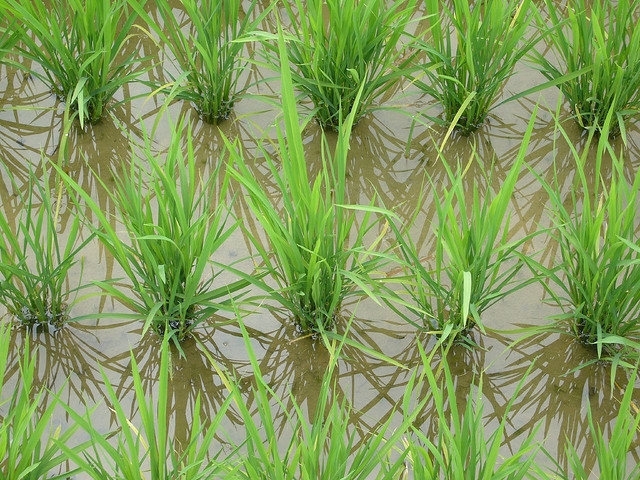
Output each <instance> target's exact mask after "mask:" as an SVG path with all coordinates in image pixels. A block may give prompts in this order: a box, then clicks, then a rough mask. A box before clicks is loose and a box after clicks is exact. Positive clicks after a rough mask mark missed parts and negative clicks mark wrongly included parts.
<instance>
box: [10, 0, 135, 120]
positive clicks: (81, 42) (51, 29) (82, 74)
mask: <svg viewBox="0 0 640 480" xmlns="http://www.w3.org/2000/svg"><path fill="white" fill-rule="evenodd" d="M0 8H2V9H4V10H5V11H7V12H9V13H10V14H11V15H12V16H13V17H15V19H16V23H15V28H16V29H17V31H18V32H19V39H20V43H19V44H18V46H17V48H16V51H17V53H18V54H19V55H20V56H22V57H23V59H24V60H27V61H29V62H32V63H33V64H35V65H39V66H40V67H41V69H39V68H36V67H31V66H29V64H28V63H27V64H22V63H18V62H11V64H12V65H14V66H16V67H18V68H21V69H23V70H25V71H27V72H28V73H30V74H31V75H33V76H34V77H36V78H39V79H41V80H42V81H43V82H45V83H46V84H47V85H49V86H50V87H51V90H52V91H53V92H54V93H55V94H56V95H58V96H59V97H60V98H62V99H64V100H65V101H66V102H69V103H70V104H71V106H72V110H74V111H77V112H78V118H79V121H80V125H81V127H82V128H84V125H85V123H87V122H89V123H96V122H98V121H99V120H100V119H101V118H102V117H103V116H104V115H105V113H106V111H107V109H108V108H109V102H110V101H111V99H112V98H113V96H114V95H115V93H116V92H117V91H118V89H120V87H122V86H123V85H125V84H126V83H128V82H130V81H132V80H134V79H135V78H137V77H138V75H140V74H141V73H142V69H140V68H136V66H137V64H139V63H140V61H141V59H138V58H136V52H131V53H128V54H127V53H126V51H125V47H126V45H127V43H128V42H129V40H130V39H131V36H132V26H133V22H134V21H135V19H136V15H134V14H132V12H131V11H130V10H129V8H128V7H127V1H126V0H115V1H111V0H53V1H46V0H1V1H0ZM128 100H129V99H125V100H124V101H128Z"/></svg>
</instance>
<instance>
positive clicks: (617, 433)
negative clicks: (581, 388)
mask: <svg viewBox="0 0 640 480" xmlns="http://www.w3.org/2000/svg"><path fill="white" fill-rule="evenodd" d="M636 375H637V367H636V370H634V372H633V373H632V375H631V377H630V379H629V383H628V384H627V388H626V390H625V392H624V396H623V398H622V401H621V402H620V411H619V413H618V416H617V417H616V422H615V425H614V426H613V430H611V432H610V435H609V440H608V441H607V440H606V439H605V437H604V434H603V432H602V430H601V429H600V427H596V425H595V424H594V422H593V415H592V414H591V406H590V405H589V409H588V410H587V416H588V418H589V429H590V431H591V437H592V438H593V442H594V444H595V448H596V455H597V459H598V470H599V473H600V475H599V477H598V478H599V479H600V480H635V479H638V478H640V464H635V465H633V464H630V462H629V459H628V453H629V452H630V451H631V449H632V448H633V444H634V439H635V438H637V436H638V431H640V430H639V428H640V412H638V410H637V408H636V410H635V413H633V411H632V409H631V407H632V403H633V402H632V396H633V390H634V386H635V379H636ZM633 406H634V407H635V405H633ZM566 451H567V458H568V459H569V467H570V471H571V473H572V475H571V476H569V475H567V474H566V473H565V474H564V475H563V476H562V478H564V479H565V480H569V478H572V479H575V480H588V479H589V478H592V476H591V472H590V471H588V470H585V467H584V465H583V464H582V461H581V460H580V456H579V455H578V452H577V451H576V449H575V447H574V446H573V445H572V444H571V443H568V444H567V448H566Z"/></svg>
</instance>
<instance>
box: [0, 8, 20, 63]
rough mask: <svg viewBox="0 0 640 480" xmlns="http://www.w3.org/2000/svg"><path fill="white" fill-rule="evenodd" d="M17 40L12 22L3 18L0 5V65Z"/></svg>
mask: <svg viewBox="0 0 640 480" xmlns="http://www.w3.org/2000/svg"><path fill="white" fill-rule="evenodd" d="M17 39H18V35H17V34H16V30H15V25H14V22H12V21H10V19H9V18H7V17H6V16H5V14H4V12H3V11H2V8H1V5H0V63H2V59H3V57H4V56H5V55H6V54H7V53H9V52H11V50H12V48H13V46H14V45H15V43H16V40H17Z"/></svg>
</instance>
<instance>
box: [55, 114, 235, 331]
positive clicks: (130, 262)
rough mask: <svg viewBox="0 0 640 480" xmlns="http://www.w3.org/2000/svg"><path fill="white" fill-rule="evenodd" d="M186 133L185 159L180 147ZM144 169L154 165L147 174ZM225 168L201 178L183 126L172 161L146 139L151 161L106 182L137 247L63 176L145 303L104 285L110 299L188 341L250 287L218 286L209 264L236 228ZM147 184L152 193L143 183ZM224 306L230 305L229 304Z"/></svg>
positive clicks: (134, 162) (158, 328)
mask: <svg viewBox="0 0 640 480" xmlns="http://www.w3.org/2000/svg"><path fill="white" fill-rule="evenodd" d="M185 135H186V138H187V142H188V146H187V152H186V155H185V154H184V153H183V152H182V150H181V141H182V139H183V137H184V136H185ZM142 165H148V166H149V170H148V171H144V170H143V167H142ZM221 165H222V163H219V164H218V166H217V167H216V169H215V170H214V171H213V172H212V173H211V175H210V176H209V178H208V179H206V180H204V179H201V178H199V177H198V176H197V174H196V170H195V168H196V167H195V158H194V152H193V146H192V143H191V128H190V127H189V128H188V129H187V128H185V126H184V120H183V121H182V122H181V123H180V124H179V125H178V126H177V128H173V131H172V135H171V142H170V146H169V150H168V152H167V156H166V159H165V160H164V161H162V160H161V159H160V157H156V156H154V154H153V153H152V150H151V139H150V138H148V136H147V135H146V133H145V147H144V158H143V159H138V158H136V157H135V156H134V157H133V158H132V160H131V164H130V166H125V167H124V168H123V170H124V171H123V172H122V174H118V173H114V176H115V189H113V191H112V189H111V188H109V187H107V186H106V185H104V184H103V187H104V188H105V191H107V193H108V194H109V196H110V198H111V200H112V201H113V203H114V204H115V206H116V209H117V212H118V215H119V220H120V221H121V222H122V223H123V225H124V228H125V229H126V232H127V235H128V236H129V239H130V241H131V245H127V244H125V243H123V241H122V240H121V238H120V235H119V233H118V231H117V230H116V229H115V228H114V227H113V226H112V224H111V220H110V219H109V218H108V217H107V216H106V215H105V214H104V212H103V211H102V208H101V207H100V205H98V204H97V203H95V201H94V200H93V199H92V198H91V196H90V195H89V194H88V193H86V192H85V191H84V190H83V189H82V188H81V187H80V186H79V185H78V184H77V183H76V182H75V181H73V180H72V179H71V178H70V177H69V176H68V175H66V174H64V173H61V175H63V176H64V178H65V181H66V182H67V183H68V184H69V186H70V188H72V189H73V190H74V191H75V192H76V193H77V195H78V196H79V197H81V198H82V199H83V200H84V202H85V203H86V205H87V206H88V207H89V208H90V209H91V211H92V212H93V214H94V216H95V217H96V218H97V219H98V222H99V226H98V227H92V228H93V229H94V231H95V232H96V234H97V235H98V238H99V239H100V241H101V242H102V244H103V245H104V246H105V247H106V248H107V250H108V251H109V252H110V253H111V255H113V258H114V259H115V260H116V261H117V262H118V263H119V264H120V266H121V267H122V269H123V270H124V272H125V273H126V275H127V277H128V278H129V280H130V281H131V283H132V288H133V290H134V292H135V293H136V294H137V295H138V297H139V299H137V300H136V299H135V298H132V297H131V296H130V294H129V293H128V292H126V291H123V290H119V289H117V288H115V287H114V286H113V285H111V284H107V283H104V282H97V284H98V285H100V286H101V287H102V288H103V289H104V290H105V291H106V292H107V293H108V294H110V295H113V296H114V297H115V298H117V299H118V300H119V301H121V302H122V303H123V304H124V305H126V306H128V307H129V308H131V309H133V310H134V311H135V312H137V315H138V316H140V317H141V318H143V319H145V321H146V324H145V330H146V328H147V326H149V325H151V326H152V327H153V329H154V330H155V331H156V332H158V333H159V334H163V333H164V332H165V330H167V329H168V330H169V331H170V332H171V334H172V335H174V336H175V339H176V340H178V341H181V340H183V339H184V338H185V336H186V335H187V334H188V333H189V332H190V331H191V330H192V329H193V328H194V327H195V326H197V325H198V324H199V323H200V322H202V321H204V320H206V319H207V318H208V317H209V316H210V315H211V314H212V313H213V312H215V311H216V310H218V309H219V308H220V307H221V306H222V305H221V304H220V303H217V300H218V299H221V298H223V297H227V296H228V295H230V294H232V293H233V292H235V291H237V290H238V289H240V288H242V287H243V286H244V285H245V284H246V282H244V281H239V282H236V283H233V284H230V285H226V286H221V287H217V288H213V284H214V281H215V279H216V277H217V273H212V274H211V275H210V274H209V268H210V258H211V257H212V255H213V254H214V252H215V251H216V250H217V249H218V247H220V245H222V243H223V242H224V241H225V240H226V239H227V238H228V237H229V235H231V233H232V232H233V231H234V230H235V228H236V227H237V224H233V225H231V226H227V225H226V220H227V216H228V214H226V213H225V209H226V207H225V206H224V203H223V202H224V201H225V195H226V191H227V184H228V181H227V180H228V178H227V176H226V174H225V175H224V177H222V181H221V187H220V190H219V191H218V192H216V191H215V188H216V182H217V181H218V180H219V176H220V175H221V172H220V166H221ZM145 183H147V185H146V186H147V188H146V189H143V185H144V184H145ZM223 303H224V301H223Z"/></svg>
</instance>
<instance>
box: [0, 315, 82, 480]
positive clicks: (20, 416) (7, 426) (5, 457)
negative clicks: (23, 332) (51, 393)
mask: <svg viewBox="0 0 640 480" xmlns="http://www.w3.org/2000/svg"><path fill="white" fill-rule="evenodd" d="M10 331H11V330H10V326H9V324H7V323H4V322H2V323H0V344H1V345H0V374H1V375H2V376H1V377H0V391H2V388H1V387H2V386H3V384H4V380H5V379H4V374H5V367H6V362H7V347H8V345H9V344H10V342H9V336H10ZM35 364H36V362H35V357H34V356H32V355H30V350H29V344H28V343H27V344H26V346H25V349H24V354H23V357H22V360H21V362H20V368H19V381H18V384H17V387H16V388H15V389H14V390H13V391H12V393H11V395H10V396H9V397H8V398H5V396H4V392H3V395H2V397H0V401H1V402H2V404H3V405H4V408H5V409H6V412H7V413H6V414H5V415H4V416H3V417H1V418H0V477H2V479H3V480H43V479H52V480H57V479H63V478H69V476H71V475H74V474H75V473H76V471H70V472H64V473H62V474H60V475H53V472H54V469H55V468H56V467H58V466H59V465H61V464H62V463H64V462H66V460H67V455H66V454H64V453H63V452H62V451H61V450H60V448H59V446H58V445H59V444H61V443H62V444H66V443H69V440H70V438H71V437H72V436H73V434H74V432H75V431H76V430H77V426H76V425H71V426H70V427H69V428H68V429H66V430H65V431H62V429H61V427H60V426H58V427H57V428H56V429H55V430H54V431H52V424H53V419H54V411H55V408H56V403H57V402H56V401H52V402H51V403H50V404H49V405H47V406H46V408H45V407H44V406H43V404H42V403H43V402H42V399H43V393H44V389H40V390H36V389H35V386H34V372H35ZM86 447H87V445H86V444H80V445H76V446H74V447H69V449H68V450H69V451H72V452H75V454H76V455H80V453H81V452H82V451H83V450H84V449H85V448H86Z"/></svg>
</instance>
